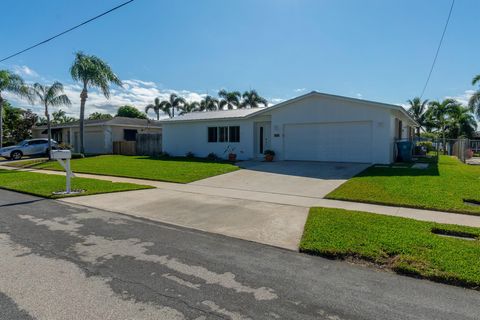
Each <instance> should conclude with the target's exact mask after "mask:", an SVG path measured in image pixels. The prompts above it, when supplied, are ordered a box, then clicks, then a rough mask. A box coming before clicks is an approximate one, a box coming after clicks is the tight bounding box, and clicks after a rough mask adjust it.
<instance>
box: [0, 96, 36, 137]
mask: <svg viewBox="0 0 480 320" xmlns="http://www.w3.org/2000/svg"><path fill="white" fill-rule="evenodd" d="M3 108H4V117H3V121H4V130H3V139H4V141H5V142H6V143H9V144H15V143H17V142H19V141H21V140H25V139H28V138H30V137H31V136H32V128H33V126H35V123H36V122H37V118H38V116H37V115H36V114H35V113H33V112H32V111H31V110H24V109H21V108H16V107H12V106H11V105H10V104H9V103H8V102H5V103H4V105H3Z"/></svg>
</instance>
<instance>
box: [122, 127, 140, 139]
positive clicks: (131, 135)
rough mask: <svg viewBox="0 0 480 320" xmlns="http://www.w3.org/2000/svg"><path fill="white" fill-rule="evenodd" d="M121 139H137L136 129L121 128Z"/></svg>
mask: <svg viewBox="0 0 480 320" xmlns="http://www.w3.org/2000/svg"><path fill="white" fill-rule="evenodd" d="M123 140H125V141H135V140H137V130H132V129H123Z"/></svg>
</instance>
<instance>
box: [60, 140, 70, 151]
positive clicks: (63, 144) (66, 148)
mask: <svg viewBox="0 0 480 320" xmlns="http://www.w3.org/2000/svg"><path fill="white" fill-rule="evenodd" d="M57 149H58V150H72V146H71V145H69V144H67V143H63V142H62V143H59V144H58V145H57Z"/></svg>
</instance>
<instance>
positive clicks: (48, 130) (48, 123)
mask: <svg viewBox="0 0 480 320" xmlns="http://www.w3.org/2000/svg"><path fill="white" fill-rule="evenodd" d="M45 117H47V135H48V149H47V156H48V160H52V158H51V152H52V126H51V124H50V113H49V112H48V105H47V104H46V103H45Z"/></svg>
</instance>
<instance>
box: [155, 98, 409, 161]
mask: <svg viewBox="0 0 480 320" xmlns="http://www.w3.org/2000/svg"><path fill="white" fill-rule="evenodd" d="M160 122H161V123H162V127H163V133H162V134H163V137H162V139H163V150H164V151H165V152H167V153H169V154H171V155H174V156H184V155H185V154H186V153H187V152H193V153H194V154H195V155H196V156H201V157H204V156H207V155H208V154H209V153H210V152H213V153H215V154H217V155H218V156H221V157H226V156H227V152H228V151H229V150H227V149H234V150H235V151H234V152H235V153H236V154H237V158H238V159H239V160H248V159H261V158H263V152H264V151H265V150H267V149H272V150H273V151H275V153H276V156H275V158H276V159H277V160H306V161H333V162H362V163H383V164H386V163H391V162H393V161H394V158H395V154H396V150H395V149H396V148H395V141H396V140H398V139H411V138H412V137H413V135H414V132H415V131H414V130H415V128H416V127H417V126H418V124H417V123H416V122H415V121H414V120H413V119H412V118H411V117H410V116H409V115H408V113H407V112H406V111H405V109H403V108H402V107H401V106H397V105H391V104H386V103H380V102H373V101H367V100H360V99H353V98H348V97H342V96H336V95H330V94H324V93H318V92H315V91H314V92H311V93H308V94H305V95H302V96H299V97H297V98H293V99H291V100H288V101H285V102H282V103H279V104H277V105H274V106H271V107H267V108H258V109H237V110H225V111H211V112H194V113H189V114H185V115H183V116H179V117H175V118H172V119H168V120H163V121H160Z"/></svg>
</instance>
